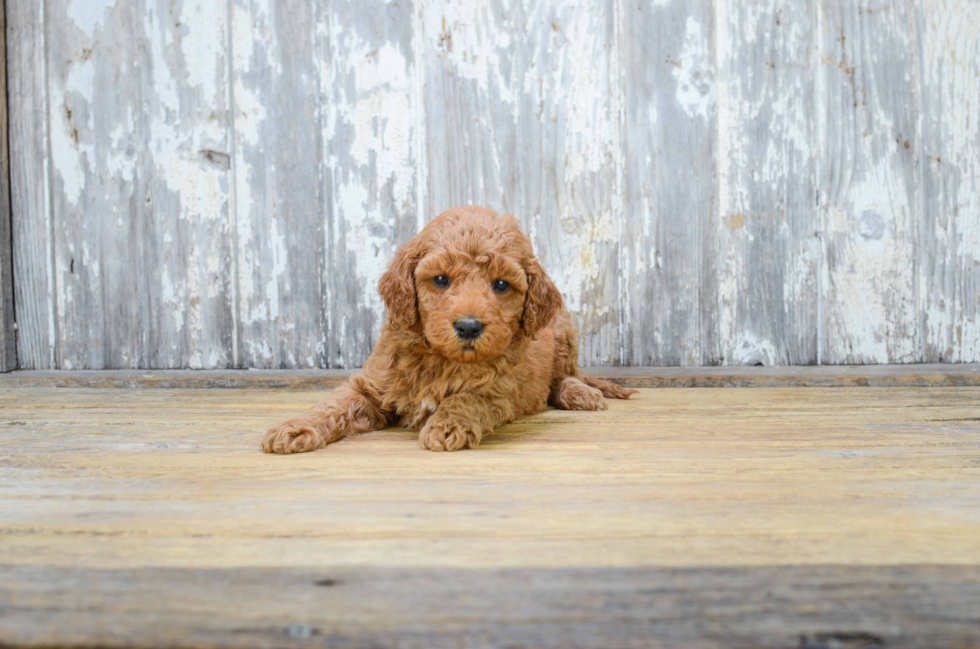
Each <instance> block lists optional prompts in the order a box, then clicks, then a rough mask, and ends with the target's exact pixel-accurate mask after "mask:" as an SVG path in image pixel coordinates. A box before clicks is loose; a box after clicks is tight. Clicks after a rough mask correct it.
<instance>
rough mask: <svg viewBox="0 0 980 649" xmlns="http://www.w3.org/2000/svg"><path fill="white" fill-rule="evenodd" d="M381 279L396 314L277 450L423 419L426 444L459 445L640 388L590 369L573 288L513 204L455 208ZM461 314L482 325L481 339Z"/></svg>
mask: <svg viewBox="0 0 980 649" xmlns="http://www.w3.org/2000/svg"><path fill="white" fill-rule="evenodd" d="M444 284H445V285H444ZM378 290H379V292H380V294H381V297H382V298H383V299H384V303H385V307H386V308H387V311H388V322H387V323H386V324H385V325H384V327H383V329H382V331H381V339H380V340H379V341H378V344H377V345H376V346H375V348H374V351H373V352H372V353H371V356H370V358H368V360H367V363H365V365H364V367H363V369H362V370H361V371H360V372H358V373H356V374H354V375H353V376H351V378H350V379H349V380H348V381H347V382H346V383H345V384H344V385H342V386H341V387H339V388H337V389H336V390H334V391H333V392H332V393H331V395H330V398H329V399H327V400H326V401H324V402H322V403H320V404H317V405H316V406H314V407H313V408H311V409H310V410H309V411H307V412H306V413H305V414H303V415H302V416H300V417H298V418H296V419H292V420H290V421H287V422H285V423H283V424H280V425H278V426H276V427H274V428H272V429H271V430H269V431H268V432H267V433H266V436H265V440H264V441H263V442H262V448H263V449H264V450H265V451H266V452H269V453H301V452H304V451H312V450H315V449H318V448H322V447H324V446H326V445H327V444H330V443H332V442H335V441H337V440H339V439H340V438H342V437H345V436H347V435H355V434H358V433H363V432H367V431H371V430H379V429H381V428H384V427H385V426H388V425H390V424H400V425H402V426H405V427H408V428H412V429H418V430H419V444H420V445H421V446H422V448H425V449H429V450H431V451H455V450H458V449H462V448H473V447H475V446H477V445H478V444H479V443H480V440H482V439H483V438H484V437H485V436H486V435H487V434H488V433H490V431H492V430H493V429H494V428H496V427H497V426H500V425H503V424H506V423H507V422H510V421H513V420H514V419H516V418H518V417H523V416H526V415H531V414H534V413H536V412H540V411H541V410H543V409H544V408H545V406H546V405H547V404H548V403H550V404H551V405H553V406H555V407H556V408H562V409H565V410H604V409H605V408H606V403H605V401H604V399H603V396H605V397H609V398H614V399H627V398H629V396H630V394H632V393H634V392H636V391H635V390H624V389H623V388H622V387H620V386H619V385H617V384H615V383H612V382H610V381H606V380H603V379H597V378H592V377H587V376H584V375H583V374H582V371H581V370H580V369H579V367H578V363H577V358H578V332H577V331H576V330H575V328H574V327H573V326H572V322H571V319H570V318H569V315H568V311H567V310H566V309H565V308H564V305H563V303H562V298H561V293H559V291H558V289H557V288H556V287H555V285H554V283H553V282H552V281H551V279H550V278H549V277H548V275H547V274H545V272H544V270H543V269H542V268H541V265H540V264H539V262H538V260H537V258H535V256H534V252H533V250H532V249H531V241H530V240H529V239H528V238H527V236H525V235H524V233H523V232H521V230H520V226H519V224H518V222H517V219H515V218H514V217H512V216H500V215H498V214H497V213H495V212H493V211H492V210H489V209H485V208H481V207H461V208H456V209H452V210H449V211H447V212H444V213H443V214H441V215H439V216H438V217H437V218H436V219H434V220H433V221H432V222H431V223H429V224H428V225H427V226H426V227H425V228H424V229H423V230H422V232H420V233H419V234H418V235H417V236H416V237H415V238H413V239H412V240H411V241H409V242H408V243H406V244H405V245H403V246H402V247H401V248H400V249H399V250H398V252H397V254H396V255H395V259H394V261H392V264H391V267H390V268H389V269H388V270H387V272H385V274H384V275H383V276H382V278H381V281H380V283H379V285H378ZM461 320H466V321H467V322H470V323H472V322H474V321H475V322H477V323H479V324H478V325H473V326H476V327H479V326H480V325H482V330H481V331H480V332H479V333H478V336H477V337H475V339H474V338H473V333H474V332H473V331H469V332H466V331H463V332H461V331H460V330H459V322H460V321H461ZM464 333H466V334H468V335H466V336H464V335H463V334H464Z"/></svg>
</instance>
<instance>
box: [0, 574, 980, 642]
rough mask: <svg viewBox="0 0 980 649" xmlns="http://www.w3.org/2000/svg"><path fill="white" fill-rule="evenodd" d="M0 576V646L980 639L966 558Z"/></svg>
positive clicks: (977, 583) (979, 586) (977, 592)
mask: <svg viewBox="0 0 980 649" xmlns="http://www.w3.org/2000/svg"><path fill="white" fill-rule="evenodd" d="M0 577H2V578H3V579H2V580H0V598H2V599H3V600H4V601H8V602H17V605H16V606H15V607H11V608H10V609H9V610H8V611H6V612H5V613H6V614H5V615H4V616H2V617H0V647H4V648H13V647H35V648H36V647H63V648H67V647H76V648H81V647H86V648H89V647H133V648H146V649H150V648H153V647H171V648H174V649H176V648H183V647H187V648H192V647H226V648H228V649H232V648H238V647H241V648H243V649H244V648H245V647H269V648H270V649H271V648H273V647H283V648H291V647H295V648H296V649H303V648H305V647H311V646H330V647H338V648H341V647H343V648H350V649H354V648H355V647H394V646H406V647H434V648H435V647H459V646H488V647H502V646H506V647H514V648H517V647H547V648H554V649H558V648H559V647H562V648H564V647H572V646H574V647H582V648H583V649H584V648H592V647H595V648H596V649H599V648H603V649H605V648H607V647H625V646H629V647H636V648H637V649H639V648H640V647H716V648H719V649H721V648H723V647H732V648H733V649H734V648H736V647H804V648H809V649H817V648H821V649H829V648H830V647H842V648H845V647H846V648H852V649H856V648H857V647H899V646H900V647H923V648H925V647H929V648H934V649H939V648H942V647H977V646H980V613H978V609H977V608H976V606H974V605H971V603H970V602H976V599H977V597H978V596H980V568H978V567H977V566H969V565H967V566H957V565H935V566H932V565H909V566H848V565H814V566H731V567H715V568H712V567H691V568H657V567H651V568H645V567H633V568H621V569H589V568H584V569H552V570H545V569H533V568H528V569H523V568H513V569H425V568H418V569H411V568H377V569H372V568H357V567H351V568H337V567H335V568H332V569H331V568H324V567H312V568H302V569H297V568H231V569H155V568H138V569H129V570H92V569H78V568H55V567H26V566H25V567H20V566H2V567H0ZM246 602H247V603H248V605H244V604H245V603H246ZM314 602H315V603H316V604H314ZM431 602H439V606H438V607H436V606H432V605H431Z"/></svg>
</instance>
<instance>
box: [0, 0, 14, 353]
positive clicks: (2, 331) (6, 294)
mask: <svg viewBox="0 0 980 649" xmlns="http://www.w3.org/2000/svg"><path fill="white" fill-rule="evenodd" d="M6 36H7V20H6V10H5V8H4V5H3V3H2V2H0V372H9V371H10V370H12V369H14V368H16V367H17V334H16V329H15V328H14V260H13V250H11V247H10V244H11V237H10V157H9V154H8V148H7V137H8V136H7V48H6V45H5V43H6Z"/></svg>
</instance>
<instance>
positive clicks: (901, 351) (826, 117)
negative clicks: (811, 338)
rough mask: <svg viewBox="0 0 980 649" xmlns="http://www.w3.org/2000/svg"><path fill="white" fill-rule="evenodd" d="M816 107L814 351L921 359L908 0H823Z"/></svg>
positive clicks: (916, 105)
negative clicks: (819, 258)
mask: <svg viewBox="0 0 980 649" xmlns="http://www.w3.org/2000/svg"><path fill="white" fill-rule="evenodd" d="M818 7H819V9H820V14H819V20H820V35H819V36H820V38H819V56H820V70H819V73H818V80H817V87H818V96H819V97H820V99H821V104H820V109H819V113H818V118H817V142H818V143H819V147H820V148H819V149H818V157H819V159H820V164H819V168H818V190H819V192H820V193H819V202H820V208H821V210H822V213H823V224H822V227H821V231H822V233H823V235H822V236H823V237H824V239H825V259H824V262H823V271H822V276H821V287H820V291H821V299H822V322H821V326H822V332H821V348H822V352H821V360H822V361H823V362H826V363H907V362H914V361H917V360H919V359H920V358H921V353H920V346H919V326H918V301H919V296H918V281H917V274H916V273H917V265H916V249H917V241H916V231H917V222H916V214H917V211H918V209H919V202H918V201H919V194H918V177H919V164H918V161H919V155H920V152H921V148H922V143H921V142H920V139H919V137H918V135H917V120H918V119H919V115H920V114H921V111H920V96H921V95H920V92H919V78H920V71H919V63H918V61H919V56H918V47H919V43H918V38H917V31H916V27H915V14H914V7H913V5H912V3H910V2H905V1H904V0H897V1H895V2H889V3H886V4H883V5H882V4H874V3H871V4H869V3H866V2H864V1H863V0H843V1H841V2H822V3H820V4H819V5H818Z"/></svg>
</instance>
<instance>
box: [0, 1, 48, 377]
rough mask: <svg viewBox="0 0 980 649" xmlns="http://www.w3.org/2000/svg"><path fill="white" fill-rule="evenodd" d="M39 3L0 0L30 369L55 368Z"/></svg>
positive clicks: (18, 273)
mask: <svg viewBox="0 0 980 649" xmlns="http://www.w3.org/2000/svg"><path fill="white" fill-rule="evenodd" d="M43 9H44V5H43V4H42V3H39V2H34V0H6V11H7V36H8V39H7V72H8V77H7V93H8V94H7V106H8V108H9V111H10V112H9V120H10V121H9V133H10V141H9V144H10V192H11V196H10V208H11V220H12V223H11V225H12V229H13V240H14V241H16V242H17V244H16V245H15V246H14V249H13V263H14V277H16V278H17V281H16V282H15V284H14V303H15V310H16V313H17V326H18V331H17V360H18V365H19V366H20V367H25V368H31V369H44V368H52V367H58V365H57V364H56V362H55V356H56V351H57V350H56V346H57V332H56V326H57V323H56V321H55V318H54V302H53V299H54V275H53V271H52V268H51V264H52V262H53V241H52V236H51V235H52V233H51V221H50V216H51V212H50V206H49V193H48V189H49V187H48V168H49V161H48V154H49V149H48V123H47V78H46V75H47V68H46V65H47V64H46V62H47V52H46V47H45V35H44V12H43Z"/></svg>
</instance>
